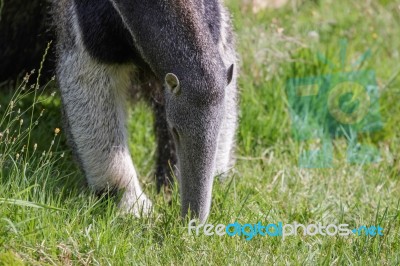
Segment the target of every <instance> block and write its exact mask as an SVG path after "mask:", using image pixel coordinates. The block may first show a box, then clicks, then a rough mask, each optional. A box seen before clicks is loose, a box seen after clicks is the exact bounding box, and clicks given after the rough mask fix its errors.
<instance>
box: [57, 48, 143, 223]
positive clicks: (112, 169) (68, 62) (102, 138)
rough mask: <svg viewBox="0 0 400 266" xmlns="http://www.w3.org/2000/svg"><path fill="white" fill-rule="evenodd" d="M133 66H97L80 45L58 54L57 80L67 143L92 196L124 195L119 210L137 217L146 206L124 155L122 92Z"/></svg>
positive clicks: (127, 151)
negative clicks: (110, 192)
mask: <svg viewBox="0 0 400 266" xmlns="http://www.w3.org/2000/svg"><path fill="white" fill-rule="evenodd" d="M133 70H134V67H133V65H128V64H125V65H118V64H113V65H110V64H105V63H100V62H98V61H97V60H95V59H93V58H92V57H91V56H90V55H89V54H88V53H87V52H86V50H85V48H84V47H83V45H80V44H79V42H78V43H77V44H75V45H74V46H73V47H70V48H68V49H63V50H62V51H61V53H60V54H59V65H58V78H59V83H60V89H61V93H62V102H63V108H64V114H65V119H66V120H67V123H66V124H67V125H68V129H67V131H68V132H69V141H70V142H71V144H72V147H73V148H74V149H75V153H76V154H77V156H78V160H79V162H80V164H81V167H82V169H83V170H84V172H85V174H86V178H87V180H88V183H89V185H90V186H91V187H92V188H94V189H95V190H96V191H104V190H107V189H117V190H121V191H123V195H122V199H121V201H120V207H121V208H122V210H123V211H126V212H131V213H133V214H135V215H140V214H141V212H148V211H149V210H150V208H151V202H150V200H149V199H148V198H147V197H146V195H144V194H143V191H142V189H141V187H140V184H139V181H138V178H137V174H136V171H135V168H134V166H133V163H132V160H131V155H130V152H129V149H128V140H127V130H126V125H125V122H126V104H125V100H126V99H127V97H126V95H125V92H126V90H127V89H128V87H129V86H130V80H131V77H132V74H133Z"/></svg>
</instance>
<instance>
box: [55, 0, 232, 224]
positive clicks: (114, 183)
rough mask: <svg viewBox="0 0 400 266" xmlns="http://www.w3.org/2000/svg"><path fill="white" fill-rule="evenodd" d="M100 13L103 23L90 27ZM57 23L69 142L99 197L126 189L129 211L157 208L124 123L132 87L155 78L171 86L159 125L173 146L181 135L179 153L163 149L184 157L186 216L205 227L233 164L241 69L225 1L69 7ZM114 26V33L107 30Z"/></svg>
mask: <svg viewBox="0 0 400 266" xmlns="http://www.w3.org/2000/svg"><path fill="white" fill-rule="evenodd" d="M108 1H110V2H108ZM109 3H111V4H112V5H110V4H109ZM93 5H99V6H98V7H97V9H95V8H93ZM92 8H93V10H94V11H93V14H92V13H90V10H88V9H92ZM104 8H105V9H104ZM113 8H114V9H113ZM99 12H103V13H102V14H104V15H103V16H101V17H96V18H93V21H90V22H88V21H87V20H85V18H86V17H91V15H95V14H98V13H99ZM55 19H56V23H57V25H58V58H59V59H58V79H59V83H60V88H61V94H62V101H63V109H64V113H65V116H66V120H67V121H68V126H69V129H68V132H70V134H69V135H70V136H69V139H70V142H71V143H73V145H72V147H73V148H74V149H75V153H76V154H77V156H78V158H79V161H80V163H81V166H82V169H83V170H84V172H85V174H86V177H87V180H88V183H89V184H90V185H91V186H92V187H93V188H94V189H95V190H98V191H101V190H104V189H105V188H107V187H110V188H117V189H123V190H124V194H123V197H122V199H121V202H120V206H121V208H122V209H123V210H124V211H129V212H132V213H134V214H136V215H139V214H140V212H141V211H144V212H148V211H149V210H150V209H151V202H150V200H149V199H148V198H147V197H146V196H145V195H144V194H143V193H142V189H141V187H140V184H139V181H138V178H137V173H136V171H135V168H134V166H133V163H132V160H131V156H130V153H129V149H128V139H127V132H126V125H125V123H126V102H125V99H126V98H127V97H126V93H127V91H128V89H129V88H131V87H132V81H133V80H135V79H137V77H140V76H147V77H150V80H152V79H153V80H154V84H160V83H164V85H165V86H164V87H165V89H164V90H163V91H162V92H161V93H159V95H158V96H157V97H158V98H161V99H158V101H157V103H160V104H159V107H157V110H162V112H165V113H161V114H160V116H159V117H160V118H159V119H163V120H164V121H166V123H159V124H163V126H164V127H165V126H166V127H168V129H169V131H170V134H165V131H163V130H160V132H164V133H163V134H162V135H163V136H164V138H170V136H171V135H172V138H173V145H170V144H169V145H167V146H166V147H168V148H170V149H173V151H171V152H170V153H168V152H165V151H164V150H165V149H160V150H162V151H163V154H173V155H175V152H176V161H177V165H176V169H177V171H176V175H177V177H178V180H179V185H180V192H181V198H182V215H183V216H185V215H186V214H187V213H188V210H189V209H190V210H191V213H192V214H193V215H194V216H196V217H198V218H199V219H200V220H201V221H204V220H205V219H206V218H207V217H208V214H209V210H210V205H211V192H212V184H213V180H214V175H216V174H221V173H226V172H227V171H228V170H229V169H230V167H232V165H233V159H232V153H233V147H234V137H235V130H236V127H237V90H236V76H237V66H236V54H235V49H234V43H233V35H232V32H231V24H230V19H229V16H228V13H227V12H226V11H225V9H224V8H223V7H222V5H221V4H220V3H219V2H218V1H216V0H214V1H206V0H204V1H194V0H193V1H192V0H187V1H184V0H176V1H162V0H148V1H139V0H137V1H135V0H101V1H94V0H75V1H73V0H62V1H59V2H57V3H56V4H55ZM102 19H103V21H102ZM110 21H112V22H113V23H114V24H115V25H114V24H113V25H112V29H111V30H110V29H109V30H107V29H108V28H109V26H107V25H109V24H110V23H109V22H110ZM86 23H90V24H86ZM96 23H98V24H96ZM118 23H120V25H117V24H118ZM93 25H94V26H93ZM97 25H100V26H97ZM103 25H105V26H104V27H108V28H107V29H106V28H105V29H104V32H106V33H107V32H111V33H113V32H117V33H118V34H116V35H115V37H114V38H120V39H117V40H115V41H116V42H119V46H121V47H123V48H124V49H128V50H129V51H127V55H128V56H127V59H126V60H125V57H124V56H123V55H124V50H122V51H121V49H119V50H118V49H117V48H115V49H114V50H113V47H114V45H113V43H112V42H113V38H108V36H107V35H106V34H103V35H102V28H101V27H103ZM92 29H93V31H96V32H98V33H99V34H100V35H99V34H92V32H90V31H91V30H92ZM115 29H117V30H115ZM98 35H99V36H100V37H99V38H101V39H99V40H97V39H96V38H97V37H96V36H98ZM88 36H90V37H88ZM93 36H94V37H93ZM126 36H130V39H129V38H128V40H127V38H126ZM126 40H127V41H126ZM125 41H126V42H125ZM123 42H124V43H123ZM121 43H122V44H121ZM119 46H118V47H119ZM107 47H108V48H107ZM126 47H128V48H126ZM104 51H105V52H107V51H109V54H108V53H107V54H105V52H104ZM114 54H115V60H113V56H110V55H114ZM136 55H138V57H137V58H136V57H135V56H136ZM131 57H132V60H131V59H130V58H131ZM143 73H144V74H143ZM149 84H151V82H149ZM155 87H156V86H155ZM145 89H146V90H152V89H154V88H152V87H151V86H150V85H149V86H142V90H145ZM154 90H155V91H156V89H154ZM144 94H151V92H148V91H146V92H145V93H144ZM164 110H165V111H164ZM159 143H162V141H161V142H160V140H159ZM164 143H170V142H169V141H168V140H164ZM172 146H173V147H172ZM158 161H160V162H165V159H163V158H161V159H159V160H158ZM171 161H173V162H174V161H175V158H171ZM164 172H165V171H164Z"/></svg>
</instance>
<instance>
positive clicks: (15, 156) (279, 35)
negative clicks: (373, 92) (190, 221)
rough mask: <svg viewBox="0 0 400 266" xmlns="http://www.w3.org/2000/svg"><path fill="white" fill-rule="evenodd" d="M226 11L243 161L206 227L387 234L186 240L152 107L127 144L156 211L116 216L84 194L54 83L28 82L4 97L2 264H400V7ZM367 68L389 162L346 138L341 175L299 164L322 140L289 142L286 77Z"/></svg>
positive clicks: (305, 4)
mask: <svg viewBox="0 0 400 266" xmlns="http://www.w3.org/2000/svg"><path fill="white" fill-rule="evenodd" d="M227 5H228V7H229V8H230V10H231V12H232V14H233V19H234V24H235V29H236V33H237V47H238V52H239V54H240V67H241V73H240V79H239V87H240V91H241V102H240V128H239V130H238V135H237V139H238V141H237V164H236V167H235V169H234V171H233V172H232V173H231V174H230V175H229V176H228V177H227V178H226V179H225V180H219V179H217V180H216V182H215V187H214V191H213V204H212V209H211V215H210V217H209V220H208V223H211V224H214V225H216V224H219V223H222V224H229V223H232V222H235V221H238V222H240V223H257V222H258V221H262V222H263V223H264V224H267V223H278V222H279V221H281V222H283V223H293V222H295V221H297V222H298V223H302V224H306V225H307V224H313V223H322V224H342V223H347V224H349V225H350V226H353V227H356V226H361V225H379V226H381V227H382V228H384V231H383V236H375V237H372V236H364V235H362V236H355V235H352V236H320V235H317V236H303V235H298V236H288V237H286V238H285V239H284V240H283V239H282V238H281V237H268V236H266V237H261V236H256V237H254V238H253V239H252V240H250V241H246V240H245V238H244V237H239V236H235V237H229V236H226V235H225V236H205V235H203V234H201V235H199V236H194V235H189V234H188V229H187V224H185V222H182V221H181V219H180V201H179V195H178V193H177V189H175V191H174V193H173V200H172V203H171V204H168V203H167V201H166V200H165V199H164V197H163V195H162V194H158V195H157V194H156V188H155V183H154V182H153V173H154V171H153V167H154V156H155V144H154V139H155V138H154V135H153V126H152V119H153V118H152V115H151V113H150V110H149V108H148V107H146V106H145V105H144V104H142V103H139V104H137V105H135V106H134V108H132V110H131V118H132V119H131V120H130V123H129V129H130V132H131V133H130V137H131V142H130V147H131V152H132V155H133V158H134V163H135V165H136V167H137V169H138V170H139V173H140V176H141V181H142V183H143V186H144V187H145V190H146V192H147V194H148V195H150V197H151V198H152V200H153V202H154V203H155V211H154V213H153V215H152V216H150V217H147V218H141V219H135V218H132V217H127V216H121V215H118V214H117V208H116V204H115V202H114V201H113V200H112V199H109V198H98V197H96V196H95V195H94V194H93V193H92V192H91V191H90V190H88V189H87V188H86V187H85V186H83V185H82V184H83V183H84V182H83V181H84V177H83V176H82V174H81V173H80V172H79V171H78V170H77V168H76V166H75V164H74V163H73V162H72V159H71V158H72V156H71V151H70V149H69V148H68V147H67V146H66V144H65V136H64V134H63V133H64V132H63V130H62V124H61V119H60V99H59V93H58V92H57V88H56V85H55V82H54V81H50V82H49V83H48V84H47V85H45V84H36V82H35V81H34V80H30V79H29V80H27V81H25V80H21V81H19V82H18V84H20V85H18V86H17V87H18V88H19V89H18V93H16V94H14V95H13V94H12V93H5V92H3V93H1V94H0V265H23V264H28V265H92V264H94V265H97V264H99V265H131V264H150V265H159V264H167V265H185V264H186V265H191V264H201V265H203V264H230V265H234V264H240V265H241V264H255V265H257V264H278V265H282V264H284V265H285V264H296V265H297V264H299V265H300V264H301V265H304V264H305V265H315V264H323V265H331V264H333V265H338V264H352V265H354V264H355V265H365V264H384V265H399V264H400V183H399V180H400V130H399V124H400V103H399V102H400V80H399V78H398V77H397V76H398V74H399V71H400V64H399V61H400V2H399V1H390V0H379V1H378V0H375V1H374V0H373V1H350V0H343V1H335V0H321V1H319V0H313V1H301V0H296V1H295V0H293V1H291V2H290V3H289V4H288V5H286V6H285V7H283V8H281V9H278V10H265V11H261V12H259V13H257V14H253V13H252V12H251V10H250V9H249V8H246V6H245V5H243V4H242V3H241V2H239V1H235V0H231V1H227ZM344 40H347V44H346V43H345V42H344ZM368 51H369V52H368ZM365 52H367V56H365V58H364V59H365V60H364V61H363V62H359V63H358V64H357V62H358V61H357V60H359V58H360V57H361V58H363V57H362V56H363V54H364V53H365ZM361 70H371V71H374V72H375V74H376V82H377V84H378V87H379V95H380V98H379V112H380V116H381V120H382V122H383V127H382V129H381V130H379V131H376V132H373V133H371V134H366V133H364V134H360V136H359V139H360V140H362V142H363V143H366V144H370V145H375V147H377V148H379V152H380V160H378V161H377V162H373V163H369V164H351V163H348V162H347V161H346V149H347V140H346V137H341V138H337V139H335V140H334V141H333V162H332V167H330V168H316V169H308V168H301V167H299V156H300V153H301V150H303V149H305V148H307V147H312V145H318V143H303V142H301V141H298V140H297V139H296V138H294V137H293V134H292V133H293V132H292V128H293V127H292V126H293V125H292V123H293V121H292V120H293V119H291V116H290V112H289V110H290V108H289V107H290V106H289V102H288V97H287V93H286V83H287V80H288V79H290V78H300V77H308V76H320V75H329V74H335V73H339V72H341V73H343V72H345V73H348V72H352V71H361ZM3 86H7V85H3ZM39 86H40V87H41V88H44V90H42V89H40V90H37V89H36V88H37V87H39ZM3 91H4V90H3ZM14 91H15V90H14ZM53 92H54V93H53ZM58 128H61V131H60V132H59V130H58Z"/></svg>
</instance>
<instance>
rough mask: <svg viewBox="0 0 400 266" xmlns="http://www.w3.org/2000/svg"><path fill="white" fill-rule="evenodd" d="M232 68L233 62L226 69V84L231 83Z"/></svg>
mask: <svg viewBox="0 0 400 266" xmlns="http://www.w3.org/2000/svg"><path fill="white" fill-rule="evenodd" d="M233 68H234V64H232V65H231V66H230V67H229V68H228V71H227V75H226V81H227V83H226V84H227V85H229V84H231V81H232V78H233Z"/></svg>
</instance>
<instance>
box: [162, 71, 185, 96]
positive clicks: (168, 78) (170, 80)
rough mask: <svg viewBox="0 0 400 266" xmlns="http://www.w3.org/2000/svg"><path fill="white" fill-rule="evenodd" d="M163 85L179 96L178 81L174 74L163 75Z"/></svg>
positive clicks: (179, 87)
mask: <svg viewBox="0 0 400 266" xmlns="http://www.w3.org/2000/svg"><path fill="white" fill-rule="evenodd" d="M165 84H166V85H167V88H168V89H169V90H170V91H171V92H172V93H173V94H179V92H180V90H181V86H180V84H179V79H178V77H177V76H176V75H175V74H173V73H168V74H167V75H165Z"/></svg>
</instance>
